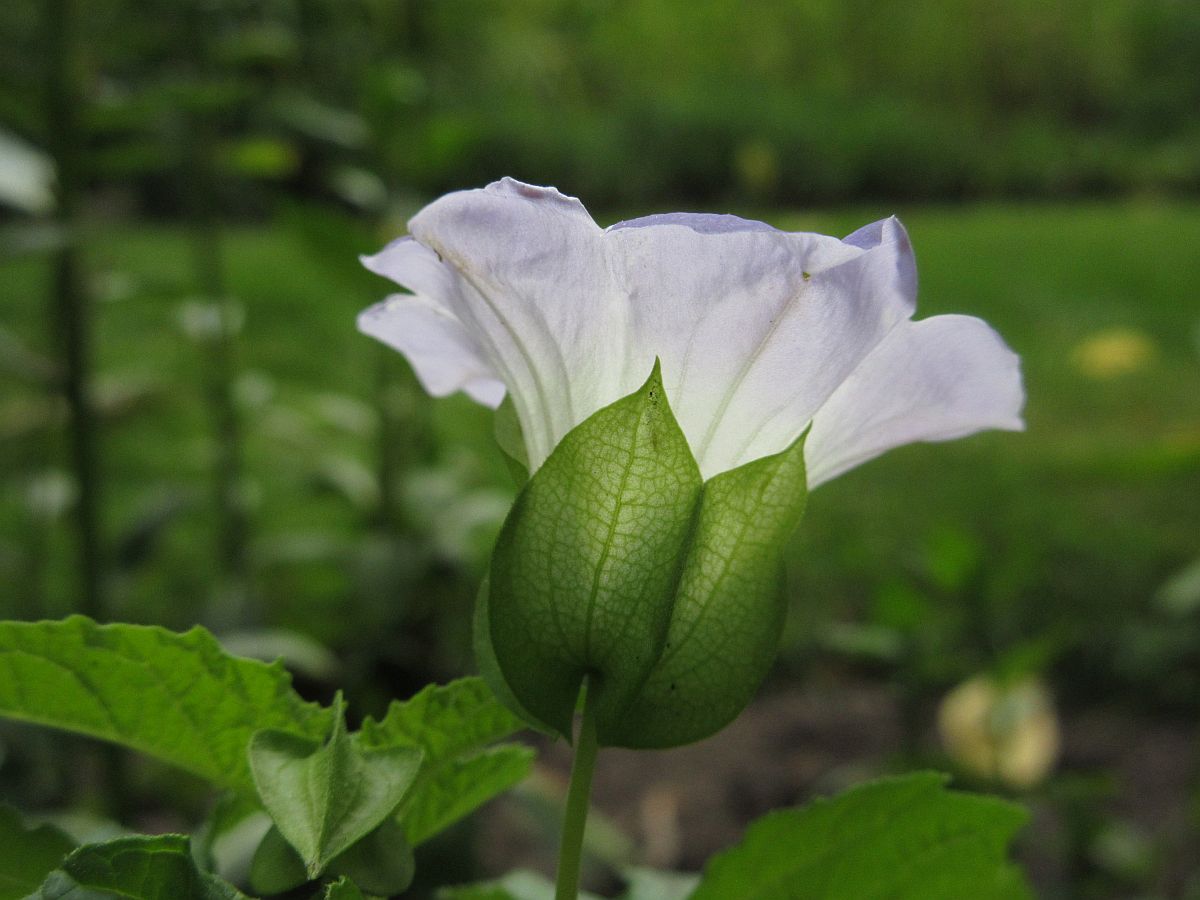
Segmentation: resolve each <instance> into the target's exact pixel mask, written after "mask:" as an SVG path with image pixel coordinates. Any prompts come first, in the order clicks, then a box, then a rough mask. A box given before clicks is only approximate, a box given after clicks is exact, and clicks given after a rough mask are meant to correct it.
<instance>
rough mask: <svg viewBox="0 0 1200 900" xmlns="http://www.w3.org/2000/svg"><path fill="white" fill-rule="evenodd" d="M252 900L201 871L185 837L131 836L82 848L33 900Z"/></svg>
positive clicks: (64, 862)
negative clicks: (115, 899)
mask: <svg viewBox="0 0 1200 900" xmlns="http://www.w3.org/2000/svg"><path fill="white" fill-rule="evenodd" d="M114 897H122V898H126V900H247V898H246V897H245V895H244V894H242V893H241V892H240V891H238V890H237V888H235V887H233V885H231V884H227V883H225V882H223V881H221V880H220V879H219V878H217V877H215V876H213V875H209V874H208V873H206V872H202V871H200V869H198V868H197V867H196V863H195V862H194V861H193V859H192V854H191V850H190V849H189V847H188V839H187V838H186V837H184V836H183V835H178V834H164V835H157V836H155V837H145V836H141V835H139V836H136V837H125V838H118V839H117V840H115V841H108V842H107V843H103V844H89V845H87V846H84V847H80V848H79V849H78V850H76V851H75V852H74V853H72V854H71V855H70V856H68V857H67V858H66V859H65V860H64V861H63V863H62V866H61V868H59V869H57V870H56V871H54V872H52V873H51V874H50V876H49V877H48V878H47V879H46V881H45V883H44V884H43V885H42V886H41V888H40V889H39V890H38V891H37V892H36V893H34V894H31V895H30V896H29V898H28V900H113V898H114Z"/></svg>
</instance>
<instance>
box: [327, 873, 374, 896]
mask: <svg viewBox="0 0 1200 900" xmlns="http://www.w3.org/2000/svg"><path fill="white" fill-rule="evenodd" d="M322 900H366V898H365V897H364V896H363V892H362V891H360V890H359V889H358V885H356V884H355V883H354V882H353V881H351V880H350V879H348V878H339V879H338V880H337V881H335V882H334V883H333V884H330V885H326V887H325V893H324V894H323V895H322Z"/></svg>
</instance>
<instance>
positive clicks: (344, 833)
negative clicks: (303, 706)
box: [249, 694, 421, 878]
mask: <svg viewBox="0 0 1200 900" xmlns="http://www.w3.org/2000/svg"><path fill="white" fill-rule="evenodd" d="M249 754H250V767H251V770H252V772H253V774H254V783H255V785H256V786H257V788H258V795H259V797H261V798H262V801H263V805H264V806H266V808H267V812H268V813H270V814H271V818H272V819H273V820H274V821H275V824H276V826H277V827H278V828H279V830H280V832H281V833H282V834H283V836H284V837H286V838H287V840H288V843H290V844H291V845H292V846H293V847H295V848H296V850H297V851H298V852H299V853H300V856H301V858H302V859H303V860H304V864H305V867H306V869H307V871H308V875H309V877H310V878H316V877H317V876H319V875H320V874H321V873H322V872H324V871H325V869H326V868H327V867H328V865H329V863H330V861H331V860H333V859H334V857H336V856H339V855H341V853H342V852H343V851H345V850H347V849H348V848H349V847H350V846H351V845H353V844H354V843H355V842H357V841H359V840H361V839H362V838H363V837H365V836H366V835H367V834H368V833H369V832H371V831H373V830H374V829H375V828H376V827H378V826H379V824H380V823H381V822H383V820H384V819H385V818H387V817H388V816H389V815H391V814H392V812H394V811H395V809H396V807H397V806H399V805H400V801H401V800H403V799H404V795H405V794H406V793H407V792H408V790H409V788H410V787H412V784H413V782H414V781H415V780H416V777H417V772H418V771H419V769H420V765H421V751H420V750H418V749H414V748H411V747H404V746H391V747H385V748H380V749H374V750H367V749H363V748H362V747H360V746H359V745H358V742H356V741H353V740H351V738H350V736H349V735H348V734H347V733H346V725H345V721H344V710H343V708H342V699H341V695H340V694H339V695H338V698H337V701H336V702H335V704H334V717H333V731H332V733H331V734H330V737H329V739H328V740H327V741H326V742H325V743H324V744H318V743H315V742H313V741H310V740H308V739H307V738H303V737H300V736H297V735H293V734H289V733H287V732H282V731H260V732H258V733H256V734H255V735H254V737H253V738H252V739H251V741H250V750H249Z"/></svg>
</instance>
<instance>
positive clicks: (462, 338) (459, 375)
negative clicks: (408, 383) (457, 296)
mask: <svg viewBox="0 0 1200 900" xmlns="http://www.w3.org/2000/svg"><path fill="white" fill-rule="evenodd" d="M358 327H359V330H360V331H362V332H363V333H364V334H368V335H370V336H371V337H373V338H376V339H378V340H380V341H383V343H385V344H387V345H388V346H389V347H393V348H395V349H396V350H399V351H400V352H401V353H403V354H404V355H405V357H406V358H407V359H408V361H409V363H410V364H411V365H412V367H413V372H415V373H416V376H417V379H418V380H419V381H420V382H421V386H422V387H424V388H425V390H426V391H428V392H429V393H430V394H431V395H433V396H434V397H445V396H447V395H448V394H453V393H454V392H455V391H464V392H465V393H466V394H467V395H468V396H469V397H471V398H472V399H473V400H476V401H478V402H479V403H483V404H485V405H487V406H490V407H492V408H493V409H495V408H496V407H497V406H499V405H500V401H501V400H503V399H504V383H503V382H501V381H499V380H498V379H497V378H496V376H495V374H494V373H493V372H492V370H491V367H490V366H489V365H488V364H487V362H486V361H485V360H484V358H483V356H482V354H481V353H480V352H479V348H478V346H477V345H476V344H475V341H474V339H473V338H472V337H471V335H470V334H469V333H468V332H467V330H466V329H465V328H463V326H462V323H461V322H459V321H458V320H457V319H455V318H454V317H453V316H452V315H451V314H449V313H447V312H445V311H444V310H443V309H441V308H440V307H439V306H438V305H437V304H436V303H434V302H432V301H430V300H429V299H428V298H426V297H425V296H424V295H421V294H417V295H407V294H395V295H393V296H391V297H389V298H388V299H387V300H384V301H383V302H382V303H376V304H375V305H374V306H372V307H370V308H369V309H366V310H364V311H363V312H362V313H360V314H359V317H358Z"/></svg>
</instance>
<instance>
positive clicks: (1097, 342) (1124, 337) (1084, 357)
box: [1071, 328, 1158, 381]
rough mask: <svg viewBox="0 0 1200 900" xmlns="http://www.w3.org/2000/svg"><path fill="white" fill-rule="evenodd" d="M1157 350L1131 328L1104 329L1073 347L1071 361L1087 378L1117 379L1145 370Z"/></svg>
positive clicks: (1147, 336)
mask: <svg viewBox="0 0 1200 900" xmlns="http://www.w3.org/2000/svg"><path fill="white" fill-rule="evenodd" d="M1157 350H1158V348H1157V346H1156V345H1155V343H1154V340H1153V339H1152V338H1151V337H1150V336H1149V335H1148V334H1146V333H1145V332H1142V331H1138V330H1136V329H1133V328H1106V329H1104V330H1103V331H1097V332H1094V333H1093V334H1091V335H1089V336H1088V337H1086V338H1084V339H1083V340H1082V341H1080V342H1079V343H1078V344H1076V345H1075V349H1074V351H1073V352H1072V354H1071V360H1072V362H1073V363H1074V364H1075V367H1076V368H1077V369H1079V371H1081V372H1082V373H1083V374H1084V375H1086V376H1088V377H1089V378H1095V379H1097V380H1100V381H1103V380H1107V379H1111V378H1120V377H1121V376H1122V375H1129V374H1132V373H1133V372H1137V371H1139V370H1141V369H1143V368H1145V367H1146V365H1147V364H1149V362H1150V361H1151V360H1152V359H1154V356H1155V354H1156V352H1157Z"/></svg>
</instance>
